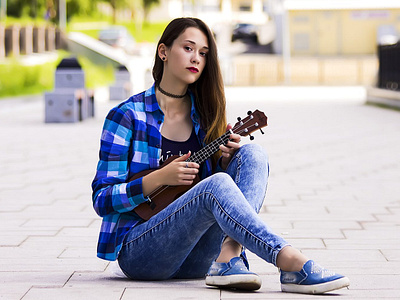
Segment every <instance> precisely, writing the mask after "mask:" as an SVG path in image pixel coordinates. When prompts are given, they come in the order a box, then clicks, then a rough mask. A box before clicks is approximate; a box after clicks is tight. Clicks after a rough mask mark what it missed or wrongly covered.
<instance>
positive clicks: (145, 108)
mask: <svg viewBox="0 0 400 300" xmlns="http://www.w3.org/2000/svg"><path fill="white" fill-rule="evenodd" d="M153 77H154V80H155V83H154V85H153V86H152V87H151V88H150V89H148V90H147V91H145V92H143V93H140V94H138V95H135V96H132V97H130V98H129V99H128V100H126V101H125V102H123V103H121V104H120V105H118V106H117V107H115V108H113V109H112V110H111V111H110V112H109V114H108V116H107V117H106V120H105V124H104V128H103V133H102V137H101V147H100V160H99V162H98V167H97V173H96V176H95V178H94V180H93V184H92V188H93V206H94V209H95V210H96V212H97V213H98V214H99V215H100V216H101V217H102V218H103V223H102V226H101V231H100V236H99V243H98V257H100V258H103V259H106V260H110V261H115V260H117V261H118V264H119V266H120V268H121V269H122V271H123V272H124V274H125V275H126V276H127V277H129V278H131V279H135V280H163V279H170V278H202V277H204V276H206V284H207V285H210V286H216V287H220V288H227V287H229V288H237V289H247V290H256V289H259V288H260V286H261V280H260V278H259V277H258V275H256V274H255V273H252V272H250V271H249V265H248V262H247V259H246V256H245V252H244V248H247V249H249V250H250V251H252V252H254V253H255V254H257V255H258V256H259V257H261V258H262V259H264V260H266V261H267V262H269V263H272V264H274V265H276V266H277V267H278V268H280V272H281V277H280V280H281V284H282V290H283V291H287V292H298V293H323V292H327V291H330V290H334V289H338V288H342V287H345V286H348V285H349V280H348V279H347V278H346V277H344V276H342V275H338V274H335V273H333V272H329V271H328V270H326V269H323V268H321V267H320V266H318V265H317V264H316V263H315V262H314V261H312V260H309V259H308V258H306V257H305V256H304V255H303V254H302V253H301V252H300V251H298V250H296V249H295V248H293V247H292V246H290V245H289V244H288V243H287V242H286V241H285V240H284V239H282V238H281V237H279V236H277V235H275V234H274V233H273V232H272V230H271V229H270V228H269V227H268V226H267V225H266V224H265V223H264V222H263V221H262V220H261V219H260V218H259V216H258V215H257V212H258V211H259V210H260V208H261V206H262V203H263V200H264V197H265V193H266V187H267V180H268V172H269V167H268V161H267V155H266V154H265V152H264V151H263V149H262V148H261V147H259V146H258V145H255V144H247V145H243V146H242V147H241V146H240V144H239V143H240V135H238V134H235V133H233V132H232V131H231V133H230V136H229V141H228V142H227V143H224V144H222V145H220V147H219V149H220V151H218V152H217V153H216V154H214V155H213V156H212V157H211V158H209V159H207V160H205V161H204V162H203V163H202V164H201V165H199V164H198V163H195V162H191V161H190V159H189V158H190V157H191V156H192V155H193V154H194V153H196V152H198V151H199V150H200V149H201V148H202V147H204V146H205V145H207V144H209V143H211V142H212V141H214V140H215V139H217V138H218V137H220V136H221V135H222V134H224V133H225V132H226V131H227V130H230V129H231V127H232V126H231V125H227V124H226V118H225V105H226V103H225V95H224V87H223V83H222V77H221V72H220V69H219V64H218V55H217V49H216V45H215V41H214V38H213V35H212V33H211V31H210V29H209V28H208V27H207V26H206V25H205V24H204V23H203V22H202V21H200V20H199V19H195V18H179V19H175V20H173V21H172V22H171V23H170V24H169V25H168V26H167V27H166V29H165V31H164V33H163V35H162V37H161V39H160V41H159V43H158V46H157V52H156V55H155V64H154V68H153ZM173 154H174V155H180V157H178V158H175V159H173V160H172V162H169V163H164V164H163V162H164V161H165V160H166V159H167V158H168V157H170V156H171V155H173ZM149 169H154V171H152V172H150V173H148V174H146V175H140V176H137V177H136V178H134V179H133V180H132V177H133V176H134V175H135V174H137V173H140V172H141V171H144V170H149ZM254 170H257V172H254ZM196 175H198V176H200V178H201V181H200V182H199V183H197V184H196V185H194V186H193V187H192V188H190V189H189V190H188V191H186V192H185V193H184V194H183V195H181V196H180V197H178V198H177V199H176V200H175V201H173V202H172V203H171V204H170V205H169V206H167V207H166V208H164V209H163V210H162V211H161V212H159V213H158V214H156V215H154V216H152V217H151V218H150V219H148V220H144V219H142V218H141V217H140V216H139V215H138V214H137V213H136V208H137V207H138V206H139V205H141V204H142V203H144V202H146V201H149V199H148V198H147V196H148V195H149V194H151V193H152V192H153V191H154V190H156V189H158V188H160V187H161V186H190V185H191V184H192V183H193V181H194V180H195V177H196ZM150 200H151V199H150Z"/></svg>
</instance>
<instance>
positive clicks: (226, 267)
mask: <svg viewBox="0 0 400 300" xmlns="http://www.w3.org/2000/svg"><path fill="white" fill-rule="evenodd" d="M206 285H209V286H216V287H219V288H225V289H228V288H229V289H239V290H248V291H254V290H258V289H259V288H260V287H261V278H260V277H259V276H258V275H257V274H255V273H253V272H250V271H249V264H248V262H247V259H246V257H245V256H244V255H243V254H242V255H241V256H240V257H234V258H232V259H231V260H230V262H228V263H217V262H213V263H212V265H211V267H210V269H209V270H208V273H207V275H206Z"/></svg>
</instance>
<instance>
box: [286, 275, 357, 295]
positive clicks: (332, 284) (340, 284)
mask: <svg viewBox="0 0 400 300" xmlns="http://www.w3.org/2000/svg"><path fill="white" fill-rule="evenodd" d="M349 285H350V280H349V279H348V278H347V277H342V278H339V279H336V280H334V281H329V282H325V283H319V284H312V285H299V284H292V283H282V284H281V289H282V292H286V293H300V294H323V293H326V292H330V291H333V290H337V289H341V288H344V287H347V286H349Z"/></svg>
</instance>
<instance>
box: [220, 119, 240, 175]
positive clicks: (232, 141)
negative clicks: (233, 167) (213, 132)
mask: <svg viewBox="0 0 400 300" xmlns="http://www.w3.org/2000/svg"><path fill="white" fill-rule="evenodd" d="M229 129H232V125H231V124H228V126H227V127H226V130H227V131H228V130H229ZM239 143H240V135H239V134H236V133H232V134H231V135H230V136H229V141H228V143H226V144H225V145H221V146H219V149H220V150H221V152H222V155H221V156H222V158H221V167H222V169H224V170H225V169H226V168H227V167H228V164H229V162H230V161H231V159H232V156H233V155H234V154H235V152H236V151H237V150H238V149H239V148H240V144H239Z"/></svg>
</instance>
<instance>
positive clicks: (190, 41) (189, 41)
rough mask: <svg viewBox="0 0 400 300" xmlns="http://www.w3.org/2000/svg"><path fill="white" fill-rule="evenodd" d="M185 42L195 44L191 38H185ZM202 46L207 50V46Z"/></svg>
mask: <svg viewBox="0 0 400 300" xmlns="http://www.w3.org/2000/svg"><path fill="white" fill-rule="evenodd" d="M185 42H188V43H191V44H193V45H196V42H194V41H192V40H185ZM203 48H204V49H207V50H208V47H207V46H203Z"/></svg>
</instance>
